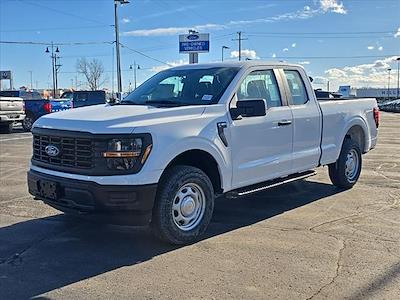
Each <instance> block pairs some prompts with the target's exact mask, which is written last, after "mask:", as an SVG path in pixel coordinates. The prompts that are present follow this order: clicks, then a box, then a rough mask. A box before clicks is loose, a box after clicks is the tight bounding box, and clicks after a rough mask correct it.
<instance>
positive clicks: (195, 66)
mask: <svg viewBox="0 0 400 300" xmlns="http://www.w3.org/2000/svg"><path fill="white" fill-rule="evenodd" d="M252 66H295V67H302V66H301V65H298V64H292V63H288V62H284V61H263V60H245V61H227V62H214V63H201V64H190V65H189V64H186V65H182V66H177V67H173V68H172V69H204V68H221V67H238V68H243V67H245V68H248V67H252Z"/></svg>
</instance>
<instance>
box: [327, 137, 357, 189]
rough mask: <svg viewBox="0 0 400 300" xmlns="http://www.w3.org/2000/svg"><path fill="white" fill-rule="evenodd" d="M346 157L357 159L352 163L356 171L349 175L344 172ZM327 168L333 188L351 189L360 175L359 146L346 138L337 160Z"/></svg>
mask: <svg viewBox="0 0 400 300" xmlns="http://www.w3.org/2000/svg"><path fill="white" fill-rule="evenodd" d="M348 155H354V156H356V157H357V159H356V162H355V163H354V165H357V166H356V170H354V172H350V173H348V172H347V171H346V161H347V159H348ZM328 167H329V178H330V179H331V181H332V183H333V184H334V185H335V186H337V187H340V188H345V189H349V188H352V187H353V186H354V185H355V184H356V182H357V180H358V178H359V177H360V174H361V168H362V156H361V150H360V146H359V145H358V144H357V143H356V142H354V141H353V140H351V139H348V138H346V139H345V140H344V142H343V145H342V150H341V151H340V155H339V158H338V160H337V161H336V162H335V163H333V164H330V165H329V166H328Z"/></svg>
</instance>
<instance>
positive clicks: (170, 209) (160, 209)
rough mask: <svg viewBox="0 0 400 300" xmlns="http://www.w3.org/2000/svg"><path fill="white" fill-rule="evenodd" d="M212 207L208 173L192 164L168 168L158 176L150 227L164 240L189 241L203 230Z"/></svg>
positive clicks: (209, 217) (194, 238)
mask: <svg viewBox="0 0 400 300" xmlns="http://www.w3.org/2000/svg"><path fill="white" fill-rule="evenodd" d="M213 210H214V190H213V186H212V183H211V181H210V179H209V178H208V176H207V175H206V174H205V173H204V172H203V171H202V170H200V169H198V168H195V167H191V166H176V167H172V168H171V169H170V170H167V172H166V174H164V175H163V178H162V179H161V182H160V186H159V190H158V192H157V199H156V202H155V205H154V209H153V218H152V223H151V227H152V229H153V231H154V233H155V234H156V235H157V236H158V237H159V238H160V239H162V240H164V241H166V242H169V243H172V244H188V243H192V242H194V241H196V239H197V238H198V237H199V236H200V235H202V234H203V233H204V231H205V230H206V229H207V226H208V224H209V223H210V220H211V217H212V213H213Z"/></svg>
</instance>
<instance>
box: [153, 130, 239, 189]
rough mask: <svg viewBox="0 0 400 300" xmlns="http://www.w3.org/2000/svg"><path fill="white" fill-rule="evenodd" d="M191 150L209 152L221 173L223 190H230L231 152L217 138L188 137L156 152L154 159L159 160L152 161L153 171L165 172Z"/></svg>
mask: <svg viewBox="0 0 400 300" xmlns="http://www.w3.org/2000/svg"><path fill="white" fill-rule="evenodd" d="M154 150H156V149H154ZM190 150H201V151H204V152H207V153H208V154H210V155H211V156H212V157H213V158H214V159H215V161H216V162H217V165H218V169H219V173H220V178H221V184H222V188H223V190H228V189H229V188H230V186H229V185H230V183H231V177H232V166H231V163H230V151H228V148H225V146H224V145H223V143H222V142H221V141H220V140H219V138H218V137H216V138H215V139H214V141H211V140H208V139H206V138H204V137H201V136H196V137H187V138H185V139H182V140H179V141H177V142H176V143H171V144H170V145H169V146H168V147H166V148H163V149H157V150H156V151H155V152H157V153H156V154H155V153H153V154H155V155H154V157H157V158H156V159H153V160H152V161H151V165H152V166H151V167H152V169H153V170H155V169H157V170H165V169H166V167H167V166H168V165H169V164H170V163H171V162H172V161H173V160H174V159H175V158H176V157H178V156H179V155H181V154H182V153H184V152H187V151H190ZM150 156H151V155H150ZM149 159H150V157H149ZM148 163H150V161H148Z"/></svg>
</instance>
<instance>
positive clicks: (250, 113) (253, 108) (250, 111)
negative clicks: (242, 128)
mask: <svg viewBox="0 0 400 300" xmlns="http://www.w3.org/2000/svg"><path fill="white" fill-rule="evenodd" d="M236 106H237V107H236V108H231V116H232V119H234V120H235V119H238V117H239V116H241V117H243V118H248V117H261V116H265V115H266V114H267V111H266V109H265V100H263V99H246V100H239V101H238V102H237V103H236Z"/></svg>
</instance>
